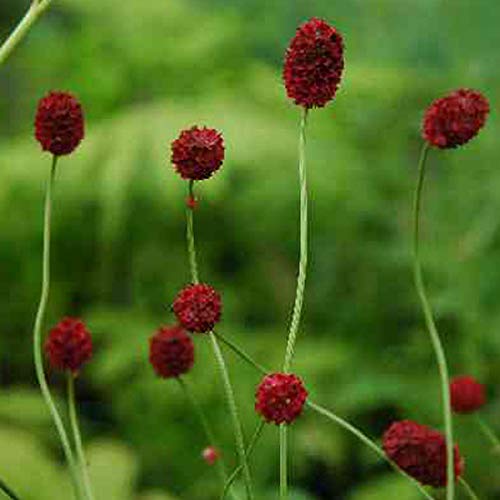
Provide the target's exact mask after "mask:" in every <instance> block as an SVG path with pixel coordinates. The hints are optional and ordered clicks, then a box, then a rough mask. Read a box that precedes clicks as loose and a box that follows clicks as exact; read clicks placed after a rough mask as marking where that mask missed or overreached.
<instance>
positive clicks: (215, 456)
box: [201, 446, 220, 465]
mask: <svg viewBox="0 0 500 500" xmlns="http://www.w3.org/2000/svg"><path fill="white" fill-rule="evenodd" d="M201 456H202V457H203V460H205V462H206V463H207V464H208V465H214V464H215V462H217V460H219V458H220V452H219V450H218V449H217V448H215V447H213V446H207V447H206V448H205V449H204V450H203V452H202V454H201Z"/></svg>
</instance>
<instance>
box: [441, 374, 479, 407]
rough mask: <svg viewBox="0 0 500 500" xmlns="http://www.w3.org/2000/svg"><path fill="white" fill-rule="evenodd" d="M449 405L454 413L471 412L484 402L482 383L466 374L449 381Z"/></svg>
mask: <svg viewBox="0 0 500 500" xmlns="http://www.w3.org/2000/svg"><path fill="white" fill-rule="evenodd" d="M450 398H451V407H452V408H453V411H454V412H455V413H473V412H475V411H477V410H479V409H480V408H481V407H482V406H484V405H485V404H486V391H485V389H484V385H483V384H481V383H479V382H478V381H477V380H476V379H475V378H473V377H470V376H468V375H463V376H460V377H455V378H453V379H452V380H451V382H450Z"/></svg>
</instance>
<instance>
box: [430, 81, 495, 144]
mask: <svg viewBox="0 0 500 500" xmlns="http://www.w3.org/2000/svg"><path fill="white" fill-rule="evenodd" d="M489 111H490V106H489V104H488V100H487V99H486V97H484V96H483V95H482V94H481V93H480V92H477V91H475V90H470V89H459V90H455V91H454V92H451V93H450V94H448V95H447V96H445V97H442V98H441V99H436V100H435V101H434V102H433V103H432V104H431V105H430V106H429V107H428V108H427V110H426V112H425V115H424V120H423V124H422V136H423V138H424V139H425V140H426V141H427V142H429V143H430V144H431V145H433V146H435V147H437V148H441V149H448V148H456V147H457V146H461V145H462V144H465V143H466V142H469V141H470V140H471V139H472V138H474V137H475V136H476V135H477V134H478V132H479V130H481V128H482V127H483V126H484V124H485V122H486V117H487V116H488V113H489Z"/></svg>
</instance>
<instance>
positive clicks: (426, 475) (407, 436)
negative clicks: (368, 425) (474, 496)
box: [383, 420, 463, 488]
mask: <svg viewBox="0 0 500 500" xmlns="http://www.w3.org/2000/svg"><path fill="white" fill-rule="evenodd" d="M383 448H384V451H385V454H386V455H387V457H388V458H389V459H390V460H392V461H393V462H394V463H395V464H397V465H398V467H399V468H400V469H402V470H403V471H404V472H406V473H407V474H408V475H409V476H411V477H413V478H414V479H416V480H417V481H418V482H419V483H421V484H423V485H428V486H434V487H435V488H439V487H442V486H446V484H447V480H446V440H445V437H444V436H443V435H442V434H441V433H440V432H438V431H436V430H434V429H430V428H429V427H426V426H425V425H420V424H417V423H416V422H413V421H411V420H402V421H400V422H394V423H393V424H392V425H391V426H390V427H389V429H387V431H386V432H385V433H384V437H383ZM454 468H455V479H457V478H458V477H459V476H460V475H461V474H462V472H463V461H462V459H461V457H460V454H459V451H458V447H457V446H456V445H455V448H454Z"/></svg>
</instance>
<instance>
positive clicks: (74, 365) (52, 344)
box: [44, 318, 92, 375]
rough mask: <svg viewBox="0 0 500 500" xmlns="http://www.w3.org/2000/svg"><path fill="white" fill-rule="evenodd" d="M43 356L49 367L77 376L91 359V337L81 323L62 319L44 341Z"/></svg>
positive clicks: (78, 320)
mask: <svg viewBox="0 0 500 500" xmlns="http://www.w3.org/2000/svg"><path fill="white" fill-rule="evenodd" d="M44 347H45V354H46V356H47V358H48V360H49V363H50V366H51V367H52V368H53V369H56V370H61V371H65V370H69V371H71V372H73V374H75V375H76V374H77V373H78V372H79V371H80V369H81V367H82V365H83V364H84V363H86V362H87V361H89V360H90V358H91V357H92V337H91V335H90V332H89V331H88V330H87V328H86V326H85V324H84V323H83V321H81V320H80V319H77V318H64V319H63V320H61V321H60V322H59V323H58V324H57V325H56V326H55V327H54V328H52V330H50V332H49V335H48V337H47V339H46V341H45V346H44Z"/></svg>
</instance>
